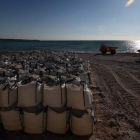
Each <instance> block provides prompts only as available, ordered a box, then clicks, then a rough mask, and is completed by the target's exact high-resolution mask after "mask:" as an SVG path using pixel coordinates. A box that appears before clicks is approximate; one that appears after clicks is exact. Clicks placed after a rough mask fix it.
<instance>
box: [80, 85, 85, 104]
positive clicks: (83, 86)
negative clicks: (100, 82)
mask: <svg viewBox="0 0 140 140" xmlns="http://www.w3.org/2000/svg"><path fill="white" fill-rule="evenodd" d="M81 85H82V86H83V100H84V106H85V91H84V88H85V85H84V84H82V83H81Z"/></svg>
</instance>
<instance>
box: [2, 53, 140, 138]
mask: <svg viewBox="0 0 140 140" xmlns="http://www.w3.org/2000/svg"><path fill="white" fill-rule="evenodd" d="M9 54H10V53H9ZM79 56H80V57H82V58H83V59H86V60H89V61H90V64H91V75H92V84H91V90H92V92H93V98H94V103H93V104H94V115H95V127H94V132H93V135H92V136H88V137H77V136H74V135H72V134H71V132H68V133H67V134H66V135H64V136H62V135H61V136H60V135H55V134H52V133H49V132H45V133H43V134H41V135H29V134H25V133H23V132H8V131H6V130H4V129H3V127H2V126H1V127H0V140H5V139H6V140H14V139H17V140H18V139H20V140H22V139H27V140H28V139H34V140H40V139H41V140H46V139H49V140H56V139H57V140H60V139H62V140H71V139H73V140H88V139H90V140H113V139H120V140H128V139H129V140H134V139H135V140H140V63H136V61H138V60H139V59H140V54H123V53H122V54H116V55H110V54H107V55H101V54H100V53H99V54H95V53H90V54H89V53H87V54H86V53H82V54H79Z"/></svg>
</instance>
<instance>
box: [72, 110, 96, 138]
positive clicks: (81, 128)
mask: <svg viewBox="0 0 140 140" xmlns="http://www.w3.org/2000/svg"><path fill="white" fill-rule="evenodd" d="M93 125H94V119H93V116H92V112H91V111H90V112H87V113H86V112H85V111H81V110H72V111H71V115H70V130H71V132H72V133H73V134H74V135H78V136H87V135H92V134H93Z"/></svg>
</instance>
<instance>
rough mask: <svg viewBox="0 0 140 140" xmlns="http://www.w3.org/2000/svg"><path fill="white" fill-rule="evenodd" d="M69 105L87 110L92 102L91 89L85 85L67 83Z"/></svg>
mask: <svg viewBox="0 0 140 140" xmlns="http://www.w3.org/2000/svg"><path fill="white" fill-rule="evenodd" d="M66 87H67V106H68V107H72V108H73V109H80V110H85V109H86V108H88V107H89V106H90V105H91V104H92V99H93V97H92V93H91V90H90V89H89V88H88V87H87V86H84V87H83V85H79V86H78V85H75V84H67V85H66Z"/></svg>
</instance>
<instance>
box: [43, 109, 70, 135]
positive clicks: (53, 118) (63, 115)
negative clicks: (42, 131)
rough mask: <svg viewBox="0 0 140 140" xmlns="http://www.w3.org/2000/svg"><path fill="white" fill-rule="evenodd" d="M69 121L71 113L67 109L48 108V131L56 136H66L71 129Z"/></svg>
mask: <svg viewBox="0 0 140 140" xmlns="http://www.w3.org/2000/svg"><path fill="white" fill-rule="evenodd" d="M68 119H69V111H68V110H67V108H66V107H63V108H48V111H47V126H46V130H48V131H50V132H52V133H56V134H65V133H66V132H67V131H68V129H69V124H68Z"/></svg>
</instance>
